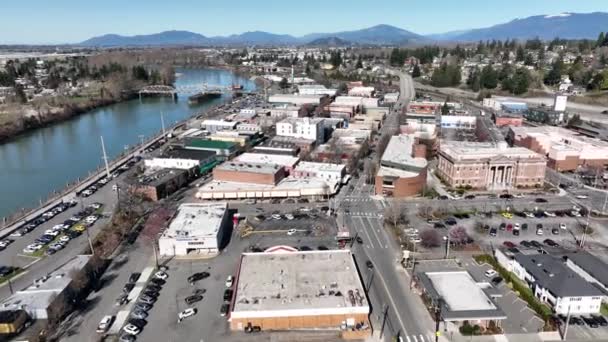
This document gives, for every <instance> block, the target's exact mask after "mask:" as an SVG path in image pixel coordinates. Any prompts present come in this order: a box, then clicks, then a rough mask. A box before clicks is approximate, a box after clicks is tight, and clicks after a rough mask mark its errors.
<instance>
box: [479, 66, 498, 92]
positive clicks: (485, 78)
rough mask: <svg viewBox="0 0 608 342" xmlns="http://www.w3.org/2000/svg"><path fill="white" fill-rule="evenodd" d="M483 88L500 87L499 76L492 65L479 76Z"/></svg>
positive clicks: (485, 68)
mask: <svg viewBox="0 0 608 342" xmlns="http://www.w3.org/2000/svg"><path fill="white" fill-rule="evenodd" d="M479 82H480V85H481V88H484V89H495V88H496V87H497V86H498V74H497V73H496V71H495V70H494V68H492V66H491V65H487V66H485V67H484V68H483V69H482V70H481V75H480V76H479Z"/></svg>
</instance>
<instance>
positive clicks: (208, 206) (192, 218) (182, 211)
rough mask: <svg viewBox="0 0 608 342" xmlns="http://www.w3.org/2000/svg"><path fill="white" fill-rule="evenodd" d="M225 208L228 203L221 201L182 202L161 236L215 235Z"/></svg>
mask: <svg viewBox="0 0 608 342" xmlns="http://www.w3.org/2000/svg"><path fill="white" fill-rule="evenodd" d="M227 209H228V204H227V203H223V202H220V203H184V204H182V205H180V206H179V208H178V210H177V215H175V216H174V218H173V220H172V221H171V224H169V227H168V228H167V229H166V230H165V231H164V232H163V235H162V236H161V238H180V237H184V238H190V239H191V238H197V237H200V238H204V237H216V236H217V234H218V232H219V230H220V228H221V224H222V219H223V217H224V215H226V211H227Z"/></svg>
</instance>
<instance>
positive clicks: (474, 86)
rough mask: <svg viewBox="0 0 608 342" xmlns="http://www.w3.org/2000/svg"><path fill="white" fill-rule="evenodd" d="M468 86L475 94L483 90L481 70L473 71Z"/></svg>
mask: <svg viewBox="0 0 608 342" xmlns="http://www.w3.org/2000/svg"><path fill="white" fill-rule="evenodd" d="M467 86H469V88H471V90H473V91H475V92H478V91H479V89H480V88H481V82H480V81H479V69H477V68H475V70H473V71H471V73H470V74H469V78H468V79H467Z"/></svg>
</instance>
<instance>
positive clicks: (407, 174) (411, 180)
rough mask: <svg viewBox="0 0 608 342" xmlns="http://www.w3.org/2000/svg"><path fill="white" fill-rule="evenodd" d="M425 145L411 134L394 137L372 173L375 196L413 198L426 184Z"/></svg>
mask: <svg viewBox="0 0 608 342" xmlns="http://www.w3.org/2000/svg"><path fill="white" fill-rule="evenodd" d="M425 157H426V146H425V145H421V144H419V143H418V139H417V138H416V137H415V136H414V135H396V136H394V137H392V138H391V140H390V142H389V143H388V145H387V147H386V150H385V151H384V154H383V155H382V160H381V161H380V169H379V170H378V173H377V174H376V189H375V190H376V194H377V195H384V196H387V197H408V196H416V195H418V194H419V193H420V192H422V189H423V188H424V186H425V185H426V174H427V164H428V163H427V160H426V158H425Z"/></svg>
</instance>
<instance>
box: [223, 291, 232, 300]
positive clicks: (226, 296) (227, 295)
mask: <svg viewBox="0 0 608 342" xmlns="http://www.w3.org/2000/svg"><path fill="white" fill-rule="evenodd" d="M232 293H233V291H232V290H231V289H226V290H225V291H224V300H225V301H230V300H231V299H232Z"/></svg>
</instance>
